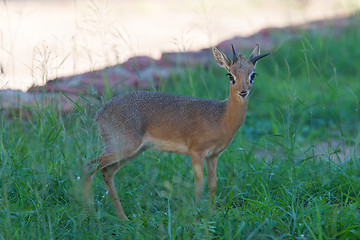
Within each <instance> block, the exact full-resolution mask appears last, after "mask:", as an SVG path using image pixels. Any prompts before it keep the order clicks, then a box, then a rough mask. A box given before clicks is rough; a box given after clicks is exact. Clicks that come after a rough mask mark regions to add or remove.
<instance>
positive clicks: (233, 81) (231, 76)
mask: <svg viewBox="0 0 360 240" xmlns="http://www.w3.org/2000/svg"><path fill="white" fill-rule="evenodd" d="M226 76H229V79H230V81H231V83H232V84H233V85H234V84H235V79H234V76H233V75H232V74H231V73H227V74H226Z"/></svg>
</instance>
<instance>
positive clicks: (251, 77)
mask: <svg viewBox="0 0 360 240" xmlns="http://www.w3.org/2000/svg"><path fill="white" fill-rule="evenodd" d="M256 75H257V73H255V72H252V73H251V74H250V83H251V84H252V83H253V82H254V79H255V76H256Z"/></svg>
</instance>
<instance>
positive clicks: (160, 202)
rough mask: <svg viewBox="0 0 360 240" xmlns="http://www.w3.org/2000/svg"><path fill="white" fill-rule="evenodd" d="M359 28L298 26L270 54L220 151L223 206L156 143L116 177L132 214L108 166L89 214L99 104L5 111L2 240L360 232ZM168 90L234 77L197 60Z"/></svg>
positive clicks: (0, 161) (97, 181) (208, 90)
mask: <svg viewBox="0 0 360 240" xmlns="http://www.w3.org/2000/svg"><path fill="white" fill-rule="evenodd" d="M355 18H356V17H355ZM357 22H359V21H357ZM359 27H360V25H359V23H356V22H355V23H353V24H351V25H350V26H349V27H347V28H344V29H342V30H340V31H338V30H337V31H334V30H333V29H331V28H330V29H327V30H326V31H324V32H323V33H322V34H319V33H317V32H312V31H303V32H299V33H297V34H296V35H294V37H292V38H290V39H289V40H287V41H285V42H282V43H281V45H280V43H279V45H277V46H276V48H275V50H274V51H273V52H272V54H271V55H270V56H269V57H267V58H265V59H263V60H261V61H259V63H258V65H257V72H258V73H259V76H258V77H257V79H256V81H255V85H254V91H252V95H251V96H250V101H249V107H248V113H247V119H246V121H245V124H244V125H243V126H242V127H241V129H240V131H239V132H238V134H237V135H236V137H235V139H234V141H233V143H232V144H231V145H230V146H229V147H228V148H227V149H226V150H225V151H224V153H223V154H222V155H221V156H220V158H219V163H218V188H217V192H216V200H217V209H216V211H215V212H213V213H211V211H209V205H210V204H209V197H208V196H207V193H208V190H207V186H205V193H204V200H203V201H202V202H200V203H199V204H198V205H196V204H195V203H194V187H193V173H192V169H191V160H190V158H189V157H188V156H182V155H176V154H168V153H159V152H155V151H147V152H145V153H143V154H142V155H140V156H139V157H138V158H137V159H135V160H134V161H132V162H131V163H129V164H128V165H126V166H125V167H124V168H122V169H121V170H120V171H119V173H118V174H117V177H116V184H117V186H118V193H119V197H120V199H121V201H122V204H123V207H124V209H125V212H126V213H127V215H128V217H129V218H130V222H122V221H120V220H119V219H117V218H116V217H115V213H114V209H113V206H112V203H111V201H110V199H109V196H108V195H107V194H106V187H105V185H104V183H103V180H102V177H101V175H100V174H96V176H95V178H94V181H93V192H94V201H95V207H96V209H97V210H96V212H95V213H94V214H90V215H89V214H88V213H87V212H86V211H85V209H84V207H83V202H82V189H81V185H82V178H83V176H82V166H83V164H84V163H85V162H86V161H89V160H90V159H92V158H93V157H95V156H97V155H98V154H100V153H101V152H102V146H103V142H102V140H101V139H100V137H99V134H98V130H97V126H96V125H95V124H94V122H93V116H94V112H95V111H96V110H97V109H98V108H99V107H100V106H101V103H100V102H99V103H94V104H93V105H83V106H80V108H78V107H76V106H75V107H74V111H73V112H72V113H70V114H66V115H65V114H62V113H60V112H58V110H57V107H56V104H52V105H50V106H47V107H45V108H44V107H40V106H35V107H30V108H28V115H27V116H26V114H24V115H22V116H21V117H16V118H13V119H11V120H9V119H7V118H5V117H2V118H1V120H0V124H1V129H2V131H1V133H0V239H212V238H219V239H359V238H360V215H359V205H360V194H359V193H360V169H359V168H360V157H359V151H358V147H359V139H360V137H359V96H360V84H359V80H360V70H359V66H360V48H359V47H358V44H359V42H360V33H359V31H357V29H359ZM325 36H326V37H325ZM284 39H286V38H285V36H284ZM250 51H251V49H249V50H248V51H247V52H246V54H249V53H250ZM213 62H214V61H213ZM159 90H160V91H165V92H170V93H177V94H184V95H191V96H197V97H205V98H215V99H225V98H226V97H227V94H228V80H227V78H226V77H225V71H224V70H222V69H220V68H219V67H217V66H215V64H212V65H211V67H210V68H207V69H205V68H204V67H202V66H190V67H187V68H184V71H183V73H182V74H180V75H176V76H174V77H173V80H172V81H166V82H165V81H164V83H163V84H162V85H161V89H159ZM88 97H90V96H84V98H88ZM105 98H106V99H108V98H109V96H107V97H105ZM41 104H42V103H39V105H41ZM3 116H5V113H4V115H3ZM24 119H27V120H24ZM326 142H328V143H330V144H331V145H330V146H327V145H326V144H325V143H326ZM319 143H322V144H319ZM344 151H347V154H344Z"/></svg>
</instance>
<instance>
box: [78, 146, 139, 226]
mask: <svg viewBox="0 0 360 240" xmlns="http://www.w3.org/2000/svg"><path fill="white" fill-rule="evenodd" d="M136 153H137V152H136ZM136 153H135V154H134V153H133V152H132V154H133V155H132V156H130V157H126V156H128V155H129V154H127V155H126V154H125V155H120V154H115V153H113V154H105V153H103V154H102V155H100V156H98V157H96V158H94V159H93V160H91V161H90V162H89V163H87V164H85V166H84V175H85V179H84V182H83V191H84V201H85V203H86V205H87V207H88V208H89V209H93V201H91V199H92V198H91V182H92V178H93V177H94V175H95V173H96V171H97V170H98V169H101V171H102V173H103V177H104V181H105V184H106V187H107V189H108V191H109V195H110V197H111V199H114V202H113V203H114V207H115V211H116V214H117V216H118V217H119V218H121V219H123V220H128V219H127V217H126V215H125V213H124V211H123V209H122V206H121V204H120V201H119V199H118V196H117V193H116V190H115V185H114V176H115V174H116V172H117V171H118V170H119V169H120V168H121V167H122V166H124V165H125V164H126V163H127V162H129V161H130V160H132V159H133V158H134V157H136ZM119 159H121V160H119Z"/></svg>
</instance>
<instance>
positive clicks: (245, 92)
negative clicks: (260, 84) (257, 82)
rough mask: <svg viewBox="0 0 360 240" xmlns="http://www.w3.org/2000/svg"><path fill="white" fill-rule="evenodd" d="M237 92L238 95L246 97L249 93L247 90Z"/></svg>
mask: <svg viewBox="0 0 360 240" xmlns="http://www.w3.org/2000/svg"><path fill="white" fill-rule="evenodd" d="M238 94H239V96H240V97H242V98H246V97H247V95H249V91H242V92H239V93H238Z"/></svg>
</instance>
